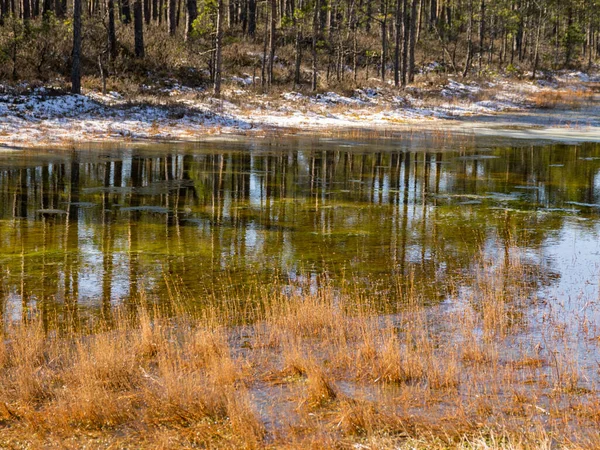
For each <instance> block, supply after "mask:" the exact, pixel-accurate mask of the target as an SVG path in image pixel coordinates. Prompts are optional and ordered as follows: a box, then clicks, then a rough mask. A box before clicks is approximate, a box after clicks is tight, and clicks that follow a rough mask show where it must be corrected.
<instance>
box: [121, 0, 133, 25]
mask: <svg viewBox="0 0 600 450" xmlns="http://www.w3.org/2000/svg"><path fill="white" fill-rule="evenodd" d="M130 1H131V0H121V20H122V21H123V23H124V24H125V25H127V24H130V23H131V5H130V4H129V2H130Z"/></svg>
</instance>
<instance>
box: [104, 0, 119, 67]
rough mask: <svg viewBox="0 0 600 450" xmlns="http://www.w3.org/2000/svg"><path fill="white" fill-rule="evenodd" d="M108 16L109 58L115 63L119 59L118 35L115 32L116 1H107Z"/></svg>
mask: <svg viewBox="0 0 600 450" xmlns="http://www.w3.org/2000/svg"><path fill="white" fill-rule="evenodd" d="M106 9H107V14H108V27H107V30H106V31H107V34H108V57H109V59H110V61H112V62H114V60H115V59H116V58H117V34H116V32H115V0H107V5H106Z"/></svg>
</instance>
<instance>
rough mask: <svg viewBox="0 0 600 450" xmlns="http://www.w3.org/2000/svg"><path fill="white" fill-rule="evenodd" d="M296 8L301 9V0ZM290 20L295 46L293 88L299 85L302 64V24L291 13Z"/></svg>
mask: <svg viewBox="0 0 600 450" xmlns="http://www.w3.org/2000/svg"><path fill="white" fill-rule="evenodd" d="M298 8H300V9H302V0H300V1H299V5H298ZM292 18H293V19H292V20H293V21H294V28H296V41H295V43H294V48H295V53H296V55H295V63H294V89H297V88H298V86H300V68H301V66H302V24H301V23H299V22H300V21H299V20H298V18H297V17H296V15H295V14H293V13H292Z"/></svg>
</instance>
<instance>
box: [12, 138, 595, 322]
mask: <svg viewBox="0 0 600 450" xmlns="http://www.w3.org/2000/svg"><path fill="white" fill-rule="evenodd" d="M445 147H446V148H443V149H442V148H437V146H436V145H434V144H431V145H430V144H422V143H421V144H418V143H417V144H411V143H406V142H400V141H394V140H380V141H377V142H375V141H368V140H345V139H320V140H318V139H309V138H302V139H283V138H282V139H279V140H264V141H260V140H253V141H250V142H247V143H243V142H227V141H224V142H212V143H205V144H197V145H156V146H144V147H139V146H137V147H135V146H132V147H130V148H126V147H120V148H117V149H114V148H100V149H79V150H72V151H47V152H46V151H40V150H35V151H23V152H13V153H6V154H1V155H0V269H1V271H0V281H1V283H0V289H1V290H2V298H3V299H4V300H5V304H4V305H2V310H3V312H4V314H5V316H6V317H10V318H11V319H17V318H19V317H21V316H22V315H24V314H27V313H28V312H30V311H36V310H38V311H39V310H46V309H52V310H59V311H60V310H62V309H63V308H65V307H66V308H67V309H69V310H71V311H72V310H78V311H80V312H85V314H90V315H96V314H99V313H101V312H102V311H106V309H110V308H111V307H113V306H114V305H116V304H120V303H126V302H127V301H128V299H130V298H133V297H134V296H135V295H137V293H138V292H139V291H141V290H146V291H148V292H150V293H151V294H152V295H154V296H155V297H156V298H157V299H160V298H161V297H164V296H166V295H167V294H168V292H170V290H172V289H182V290H184V291H185V292H186V294H187V295H186V297H187V298H189V299H191V300H190V301H192V302H196V303H198V304H201V303H202V302H203V301H204V299H207V298H211V299H217V300H218V301H223V302H227V301H228V299H229V298H230V297H231V296H232V295H237V294H240V295H241V293H243V292H246V290H247V289H249V288H250V287H251V286H256V285H259V284H261V283H270V282H272V281H273V280H274V279H276V280H278V282H280V283H281V285H282V287H286V288H288V289H289V288H295V287H297V286H301V288H307V287H308V289H312V288H315V287H316V286H318V285H319V284H320V283H324V282H329V283H332V284H333V285H334V286H339V287H342V286H343V285H345V284H348V283H351V284H352V285H354V286H359V287H361V288H364V289H368V292H369V293H370V295H373V296H374V297H377V296H379V297H381V299H382V300H381V301H382V302H383V303H388V304H390V303H391V304H394V303H396V302H401V299H400V298H398V295H397V292H398V287H399V286H403V285H405V284H406V283H407V282H408V281H407V280H410V282H411V283H414V284H416V285H418V286H420V287H422V288H423V292H425V294H424V295H425V297H426V300H427V301H428V302H429V303H432V304H433V303H440V302H441V303H444V302H445V301H448V299H449V298H451V297H452V296H453V293H452V287H453V286H456V285H457V284H460V283H462V282H463V281H464V280H465V279H468V278H469V277H470V276H472V271H473V268H474V265H475V264H476V261H478V260H480V258H481V257H482V255H483V257H484V258H490V260H491V261H494V260H501V259H502V258H506V257H508V254H509V250H510V249H514V248H517V249H521V250H522V251H523V254H524V255H526V263H527V264H528V265H531V266H532V267H533V268H534V269H535V271H534V272H535V274H536V275H535V277H534V279H532V284H533V285H534V286H535V289H536V290H539V291H540V292H542V291H543V292H544V293H545V295H546V296H547V297H548V298H551V297H554V298H557V299H558V298H560V299H570V302H571V301H574V300H573V299H575V300H576V299H578V298H579V299H583V298H585V299H586V300H585V301H588V300H589V299H590V298H592V299H593V298H596V299H597V298H598V278H599V276H600V267H599V261H600V243H599V240H598V235H599V232H600V220H599V219H600V145H597V144H583V145H580V146H568V145H548V146H540V147H536V146H525V147H523V146H514V147H511V146H500V145H494V146H485V147H482V146H480V145H476V144H475V143H473V142H460V143H459V144H457V145H456V148H452V146H450V148H447V147H448V145H446V146H445ZM172 280H176V281H177V282H176V284H177V286H176V287H174V286H173V281H172ZM581 301H582V302H584V303H583V304H585V301H584V300H581ZM574 303H575V304H574V306H572V309H573V310H577V309H580V308H581V307H582V305H581V304H579V302H577V301H574ZM569 304H571V303H569ZM385 307H386V305H385V304H383V305H382V308H385Z"/></svg>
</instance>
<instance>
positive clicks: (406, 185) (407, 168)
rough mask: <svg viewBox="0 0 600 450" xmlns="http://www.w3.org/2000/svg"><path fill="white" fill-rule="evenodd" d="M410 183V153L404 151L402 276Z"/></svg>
mask: <svg viewBox="0 0 600 450" xmlns="http://www.w3.org/2000/svg"><path fill="white" fill-rule="evenodd" d="M409 185H410V153H408V152H406V153H405V155H404V188H403V193H404V198H403V200H402V206H403V210H402V225H401V230H400V233H401V234H402V238H401V240H400V246H401V249H400V273H401V274H402V276H404V275H405V274H406V273H405V272H406V233H407V228H408V189H409Z"/></svg>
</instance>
